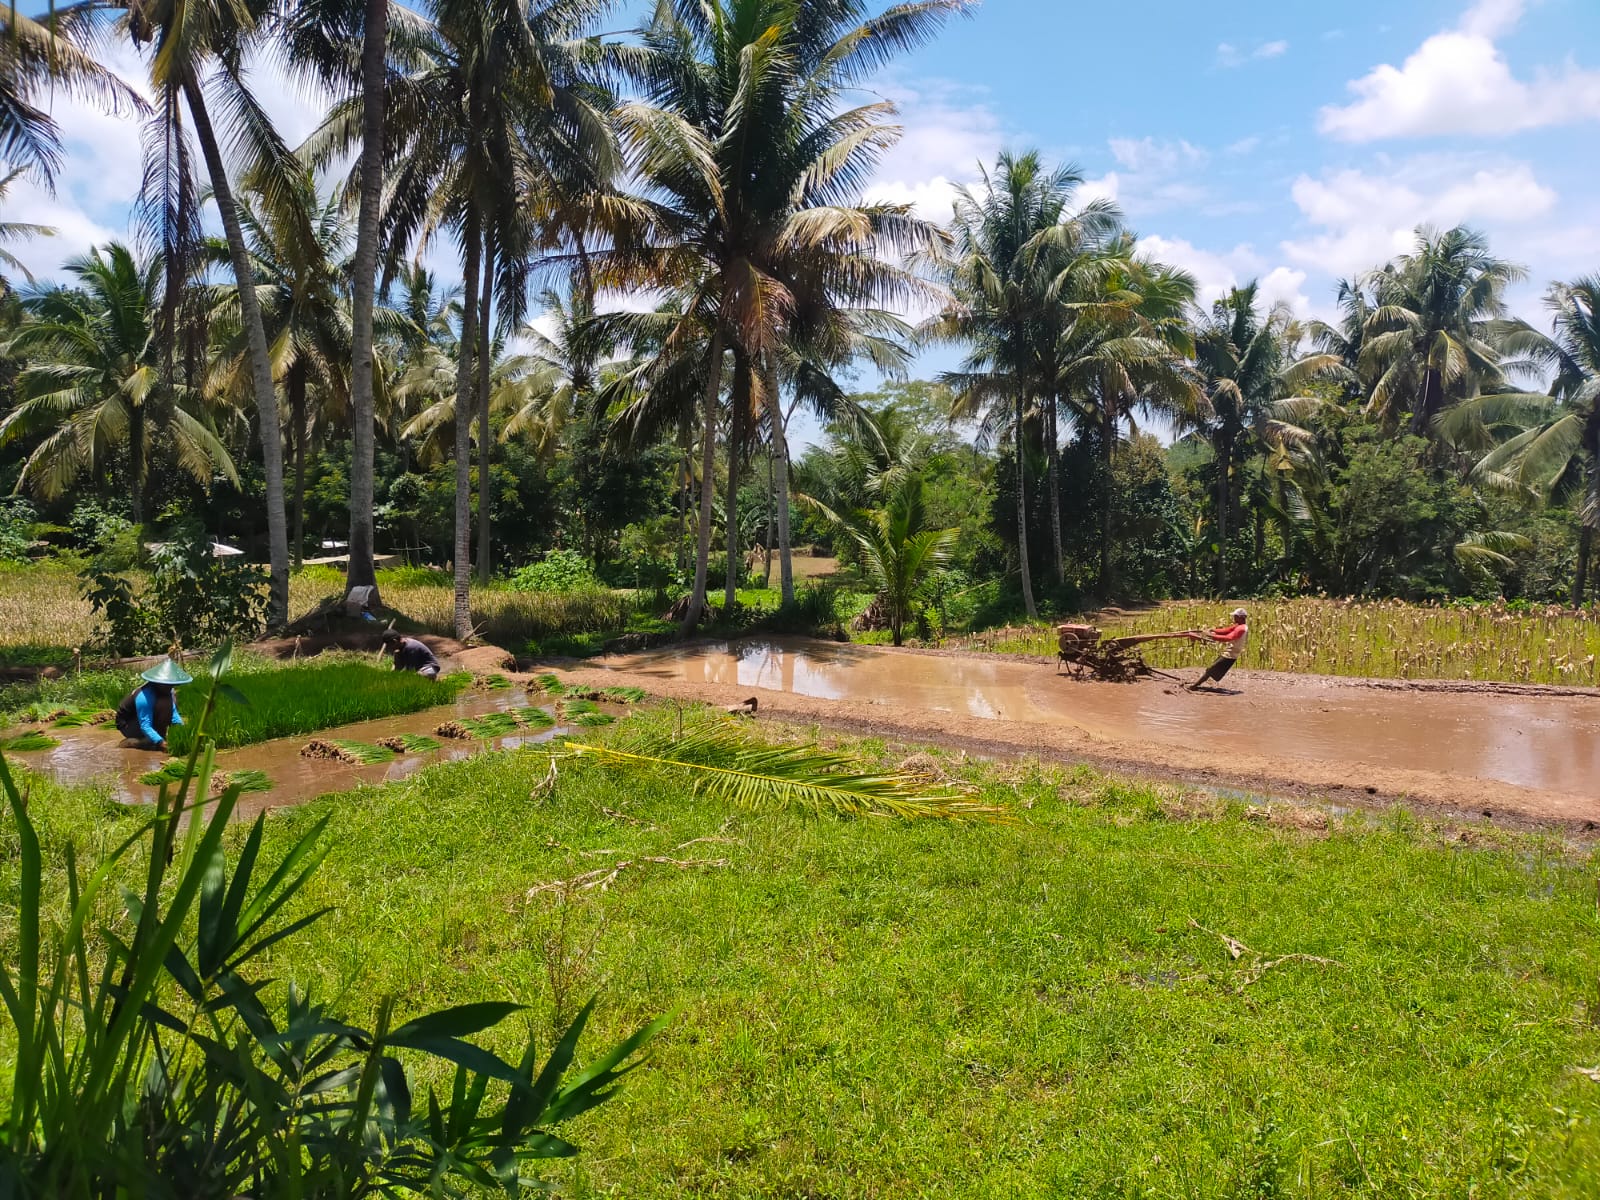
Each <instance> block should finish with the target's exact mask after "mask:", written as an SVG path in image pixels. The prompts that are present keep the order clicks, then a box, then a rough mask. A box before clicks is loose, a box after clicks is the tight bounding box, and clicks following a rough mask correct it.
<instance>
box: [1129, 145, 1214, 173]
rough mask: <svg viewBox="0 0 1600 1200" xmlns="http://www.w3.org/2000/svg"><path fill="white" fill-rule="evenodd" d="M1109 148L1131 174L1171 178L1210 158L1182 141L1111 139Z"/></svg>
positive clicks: (1202, 151) (1197, 148) (1195, 147)
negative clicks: (1158, 174)
mask: <svg viewBox="0 0 1600 1200" xmlns="http://www.w3.org/2000/svg"><path fill="white" fill-rule="evenodd" d="M1108 145H1109V146H1110V147H1111V156H1112V157H1113V158H1115V159H1116V160H1117V162H1118V163H1119V164H1120V165H1122V166H1124V167H1126V168H1127V169H1128V170H1130V171H1142V172H1149V173H1161V174H1170V173H1172V172H1173V171H1177V170H1179V169H1181V168H1183V167H1197V166H1200V165H1202V164H1204V163H1205V161H1206V159H1208V158H1209V157H1210V155H1208V154H1207V153H1206V152H1205V151H1204V150H1202V149H1201V148H1200V147H1199V146H1195V145H1191V144H1190V143H1189V142H1186V141H1183V140H1182V139H1180V140H1178V141H1175V142H1172V141H1161V142H1158V141H1156V139H1155V138H1151V137H1144V138H1139V139H1137V140H1135V139H1133V138H1112V139H1111V140H1110V142H1109V143H1108Z"/></svg>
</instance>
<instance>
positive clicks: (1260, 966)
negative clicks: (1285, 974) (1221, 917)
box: [1189, 917, 1344, 992]
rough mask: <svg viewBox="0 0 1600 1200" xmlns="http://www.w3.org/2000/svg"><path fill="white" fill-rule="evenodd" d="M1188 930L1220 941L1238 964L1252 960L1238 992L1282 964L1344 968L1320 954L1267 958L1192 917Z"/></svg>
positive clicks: (1241, 977)
mask: <svg viewBox="0 0 1600 1200" xmlns="http://www.w3.org/2000/svg"><path fill="white" fill-rule="evenodd" d="M1189 928H1190V929H1198V930H1199V931H1200V932H1201V933H1209V934H1210V935H1211V936H1212V937H1214V938H1216V939H1217V940H1218V941H1220V942H1221V943H1222V944H1223V946H1224V947H1226V948H1227V951H1228V957H1229V958H1231V959H1233V961H1234V962H1238V961H1239V960H1240V959H1241V958H1246V957H1248V958H1251V959H1253V960H1254V961H1253V962H1252V963H1251V964H1250V965H1249V966H1248V967H1246V968H1245V970H1244V972H1243V974H1241V975H1240V976H1239V982H1238V985H1237V986H1236V987H1235V988H1234V990H1235V991H1238V992H1242V991H1244V990H1245V988H1247V987H1249V986H1250V985H1251V984H1252V983H1256V982H1257V981H1259V980H1260V978H1261V977H1262V976H1263V975H1265V974H1266V973H1267V972H1268V971H1270V970H1272V968H1273V967H1281V966H1283V964H1284V963H1293V962H1299V963H1310V964H1312V965H1313V966H1318V967H1341V968H1342V967H1343V966H1344V964H1343V963H1342V962H1340V961H1339V960H1338V959H1334V958H1323V957H1322V956H1321V955H1320V954H1298V953H1296V954H1279V955H1274V956H1268V955H1265V954H1263V953H1261V951H1259V950H1252V949H1251V948H1250V947H1249V946H1246V945H1245V944H1244V943H1243V942H1241V941H1240V940H1239V939H1238V938H1236V937H1229V936H1228V935H1227V934H1225V933H1218V932H1217V931H1216V930H1215V929H1207V928H1206V927H1205V926H1204V925H1202V924H1200V922H1199V921H1196V920H1195V919H1194V918H1193V917H1190V918H1189Z"/></svg>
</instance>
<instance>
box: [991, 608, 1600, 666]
mask: <svg viewBox="0 0 1600 1200" xmlns="http://www.w3.org/2000/svg"><path fill="white" fill-rule="evenodd" d="M1236 603H1244V604H1245V605H1246V607H1248V608H1249V610H1250V647H1249V649H1248V650H1247V651H1246V653H1245V657H1244V659H1243V660H1242V662H1243V665H1244V666H1246V667H1255V668H1259V669H1262V670H1270V671H1289V672H1295V673H1299V674H1313V675H1344V676H1355V677H1359V678H1372V679H1452V680H1483V681H1494V682H1500V683H1527V684H1558V685H1567V686H1573V687H1600V611H1596V610H1594V609H1582V610H1573V609H1563V608H1538V609H1532V610H1525V611H1512V610H1511V609H1509V608H1508V607H1506V606H1505V605H1501V604H1495V605H1477V606H1471V607H1467V606H1461V607H1453V606H1452V607H1438V606H1428V605H1416V604H1405V603H1402V602H1400V601H1398V600H1379V601H1370V602H1369V601H1356V600H1323V599H1302V600H1250V601H1243V602H1235V601H1173V602H1171V603H1167V604H1162V605H1159V606H1157V607H1154V608H1150V609H1146V610H1142V611H1137V612H1119V611H1116V610H1112V611H1111V612H1106V613H1091V614H1088V615H1086V616H1082V617H1077V618H1073V619H1074V620H1080V621H1085V622H1088V623H1091V624H1094V625H1098V626H1099V627H1100V628H1101V629H1103V630H1105V632H1106V634H1107V635H1108V636H1111V637H1116V636H1120V635H1125V634H1137V633H1169V632H1175V631H1177V630H1182V629H1203V628H1211V627H1213V626H1217V625H1225V624H1227V623H1228V619H1229V618H1228V613H1229V612H1231V611H1232V609H1233V608H1234V607H1235V604H1236ZM960 644H962V645H965V646H967V647H969V648H971V649H974V650H985V651H995V652H1000V653H1014V654H1040V655H1049V656H1054V654H1055V652H1056V635H1055V631H1054V628H1053V627H1052V626H1045V625H1040V626H1036V627H1028V628H1010V629H1002V630H990V631H988V632H986V633H980V634H975V635H973V636H972V637H970V638H967V639H963V640H962V642H961V643H960ZM1139 649H1140V653H1142V654H1143V655H1144V657H1145V659H1146V661H1148V662H1149V663H1150V664H1151V665H1152V666H1157V667H1163V668H1171V667H1180V666H1189V667H1193V666H1200V665H1203V664H1204V663H1205V662H1208V661H1209V659H1210V657H1211V655H1210V654H1209V653H1208V648H1207V647H1204V646H1198V645H1196V644H1195V643H1192V642H1182V641H1172V642H1153V643H1149V644H1147V645H1144V646H1141V647H1140V648H1139Z"/></svg>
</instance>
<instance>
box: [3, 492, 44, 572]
mask: <svg viewBox="0 0 1600 1200" xmlns="http://www.w3.org/2000/svg"><path fill="white" fill-rule="evenodd" d="M34 516H35V513H34V508H33V505H32V504H30V503H28V501H27V500H26V499H24V498H23V497H21V496H0V562H15V563H25V562H27V561H28V546H29V543H31V542H32V541H33V519H34Z"/></svg>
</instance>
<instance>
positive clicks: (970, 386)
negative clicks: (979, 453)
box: [924, 152, 1118, 616]
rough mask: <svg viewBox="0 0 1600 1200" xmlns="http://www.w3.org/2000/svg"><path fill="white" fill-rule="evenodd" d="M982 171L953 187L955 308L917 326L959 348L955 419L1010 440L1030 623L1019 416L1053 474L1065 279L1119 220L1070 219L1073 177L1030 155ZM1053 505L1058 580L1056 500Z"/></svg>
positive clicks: (1067, 323)
mask: <svg viewBox="0 0 1600 1200" xmlns="http://www.w3.org/2000/svg"><path fill="white" fill-rule="evenodd" d="M980 169H981V170H982V174H983V178H982V182H981V185H980V188H979V190H978V191H976V192H975V191H973V190H972V189H968V188H963V189H961V190H960V191H959V192H958V193H957V196H956V201H955V219H954V233H955V248H954V251H953V252H952V254H951V257H950V259H949V260H948V263H947V265H946V282H947V283H948V285H949V287H950V290H951V292H952V294H953V296H954V298H955V299H954V303H953V304H952V305H950V306H949V307H947V308H946V309H945V311H944V312H943V313H941V314H940V316H939V317H937V318H936V319H935V320H934V321H932V322H930V323H929V324H928V325H927V326H926V327H925V329H924V336H926V337H929V338H932V339H937V340H941V341H948V342H959V343H963V344H965V345H967V346H968V347H969V349H968V352H967V356H966V359H965V360H964V362H963V363H962V365H961V369H960V370H958V371H953V372H947V373H946V374H945V375H944V376H943V377H942V379H943V381H944V382H945V383H946V384H947V385H948V386H949V387H950V388H951V389H952V390H953V392H954V394H955V407H954V412H955V414H956V415H958V416H963V417H970V416H974V415H978V414H980V413H982V414H985V429H986V432H987V433H988V434H989V435H990V436H992V437H1002V436H1006V435H1009V436H1010V438H1011V441H1012V445H1013V449H1014V457H1015V464H1016V493H1017V551H1018V565H1019V569H1020V572H1021V579H1022V600H1023V605H1024V607H1025V608H1026V609H1027V612H1028V615H1029V616H1036V615H1037V609H1036V607H1035V604H1034V598H1033V576H1032V571H1031V569H1030V564H1029V562H1028V535H1027V529H1028V499H1027V491H1028V489H1027V442H1028V438H1027V426H1028V421H1029V416H1030V413H1037V414H1039V415H1041V416H1042V417H1043V430H1042V436H1043V440H1044V442H1045V448H1046V458H1047V462H1048V463H1049V464H1050V470H1051V474H1052V475H1055V474H1056V473H1057V472H1056V469H1055V463H1056V447H1057V441H1056V427H1057V414H1056V405H1057V404H1058V403H1059V399H1060V395H1061V386H1062V384H1063V382H1064V381H1063V379H1062V378H1061V369H1062V363H1061V359H1060V354H1061V351H1062V349H1063V346H1062V342H1063V338H1064V336H1065V334H1066V332H1067V331H1068V329H1070V328H1072V327H1073V326H1074V325H1075V323H1076V318H1077V315H1078V314H1077V312H1076V311H1075V310H1074V309H1073V308H1072V307H1070V305H1069V304H1068V303H1064V302H1063V300H1064V298H1068V297H1066V294H1067V293H1068V292H1070V291H1071V285H1072V283H1073V281H1074V275H1075V274H1076V281H1077V282H1078V283H1079V284H1080V286H1081V284H1082V282H1083V280H1084V278H1085V277H1086V276H1087V275H1089V274H1090V272H1088V271H1086V270H1085V269H1084V268H1083V265H1082V259H1083V257H1084V256H1086V255H1089V256H1093V255H1095V254H1097V253H1098V252H1099V251H1100V250H1101V249H1102V248H1103V245H1104V242H1105V239H1106V238H1107V237H1108V236H1109V235H1110V234H1111V233H1112V232H1113V231H1114V230H1115V228H1116V225H1117V222H1118V215H1117V212H1116V210H1115V208H1114V207H1112V206H1111V205H1110V204H1108V203H1105V202H1103V201H1096V202H1093V203H1090V204H1088V205H1085V206H1084V207H1083V209H1082V210H1081V211H1077V212H1074V211H1073V209H1072V201H1073V198H1074V195H1075V193H1076V191H1077V189H1078V187H1079V186H1080V185H1081V184H1082V182H1083V174H1082V172H1081V171H1079V170H1078V168H1076V167H1074V166H1063V167H1060V168H1058V169H1057V170H1055V171H1047V170H1046V169H1045V167H1044V165H1043V162H1042V160H1041V159H1040V157H1039V155H1038V153H1037V152H1029V153H1026V154H1022V155H1012V154H1009V153H1003V154H1001V155H1000V157H999V158H998V160H997V161H996V163H995V167H994V170H993V171H992V172H991V171H990V170H989V169H988V168H986V167H985V168H980ZM1069 298H1070V300H1072V301H1077V300H1078V299H1079V297H1078V296H1076V295H1073V296H1070V297H1069ZM1052 498H1053V508H1052V518H1051V529H1052V535H1053V540H1054V546H1055V551H1056V567H1057V571H1058V579H1059V577H1060V572H1061V571H1062V570H1063V568H1062V563H1061V553H1060V541H1061V539H1060V512H1059V508H1060V500H1059V492H1058V491H1056V492H1052Z"/></svg>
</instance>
